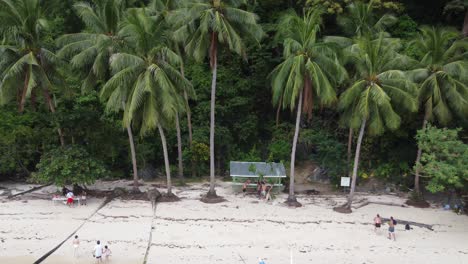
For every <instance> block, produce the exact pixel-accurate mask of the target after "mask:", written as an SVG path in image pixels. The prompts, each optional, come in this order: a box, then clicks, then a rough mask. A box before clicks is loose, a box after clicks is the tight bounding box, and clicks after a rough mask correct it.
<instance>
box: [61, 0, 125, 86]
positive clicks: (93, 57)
mask: <svg viewBox="0 0 468 264" xmlns="http://www.w3.org/2000/svg"><path fill="white" fill-rule="evenodd" d="M125 3H126V1H125V0H92V3H89V2H78V3H76V4H74V5H73V8H74V9H75V12H76V13H77V15H78V16H79V17H80V19H81V21H82V22H83V23H84V24H85V25H86V28H85V30H83V32H80V33H72V34H65V35H63V36H61V37H60V38H59V39H58V40H57V44H58V46H59V47H61V48H60V50H59V52H58V55H59V56H60V57H62V58H65V59H70V62H71V65H72V66H73V67H74V68H75V69H77V70H79V71H80V72H82V73H84V74H85V76H86V77H85V79H84V81H83V83H82V90H83V91H89V90H93V89H95V88H96V85H97V82H98V81H106V80H107V79H108V78H109V58H110V56H111V55H112V54H114V53H115V52H118V50H119V48H120V46H121V45H122V44H123V43H122V40H121V39H120V38H119V36H118V31H119V24H120V23H121V22H122V20H123V18H124V14H125V5H126V4H125Z"/></svg>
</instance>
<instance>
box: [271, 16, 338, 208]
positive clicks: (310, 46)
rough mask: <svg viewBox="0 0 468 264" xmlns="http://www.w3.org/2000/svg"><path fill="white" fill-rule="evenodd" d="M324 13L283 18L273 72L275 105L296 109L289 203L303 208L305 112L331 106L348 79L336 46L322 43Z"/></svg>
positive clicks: (279, 25) (310, 112)
mask: <svg viewBox="0 0 468 264" xmlns="http://www.w3.org/2000/svg"><path fill="white" fill-rule="evenodd" d="M320 24H321V11H317V10H316V11H313V12H307V13H306V14H304V16H303V17H300V16H298V15H297V14H296V13H295V12H289V13H288V14H286V15H284V16H283V17H282V18H281V19H280V22H279V24H278V36H279V37H281V38H283V39H284V42H283V46H284V47H283V57H284V58H283V62H282V63H281V64H279V65H278V66H277V67H276V68H275V69H274V70H273V71H272V73H271V76H272V82H271V85H272V89H273V103H274V104H275V105H276V104H278V103H279V102H282V107H283V108H290V109H291V110H293V109H294V108H296V107H297V116H296V128H295V131H294V139H293V145H292V151H291V171H290V186H289V196H288V199H287V203H288V204H290V205H293V206H297V205H300V204H299V203H298V202H297V199H296V196H295V194H294V166H295V157H296V144H297V138H298V135H299V128H300V121H301V114H302V111H304V112H306V113H307V114H308V115H309V117H310V116H311V114H312V110H313V107H314V105H319V104H320V105H329V104H331V103H333V102H335V100H336V93H335V89H334V85H335V84H338V83H341V82H342V81H344V80H345V79H346V78H347V74H346V70H345V69H344V68H343V67H342V66H341V64H340V63H339V61H338V58H337V55H336V52H335V49H334V48H333V47H334V46H333V45H330V44H329V43H324V42H320V41H319V37H318V33H319V29H320Z"/></svg>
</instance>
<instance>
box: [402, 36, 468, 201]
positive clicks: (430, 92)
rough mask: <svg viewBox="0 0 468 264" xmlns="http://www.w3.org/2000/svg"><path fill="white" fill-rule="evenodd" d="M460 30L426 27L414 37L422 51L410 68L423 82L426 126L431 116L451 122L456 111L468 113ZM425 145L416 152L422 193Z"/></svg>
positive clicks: (466, 53) (467, 66)
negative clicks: (418, 59)
mask: <svg viewBox="0 0 468 264" xmlns="http://www.w3.org/2000/svg"><path fill="white" fill-rule="evenodd" d="M457 37H458V34H457V32H456V31H452V30H449V29H443V28H433V27H422V28H421V31H420V34H419V36H418V38H417V39H416V40H414V41H413V43H412V44H413V47H415V48H416V50H418V51H419V52H421V54H422V56H421V60H420V68H418V69H415V70H413V71H410V72H409V75H410V76H411V78H412V79H413V80H414V81H415V82H417V83H419V84H420V88H419V101H420V103H421V104H422V106H423V108H424V118H423V125H422V129H425V128H426V125H427V123H428V121H429V120H431V119H432V120H434V121H435V120H437V121H438V122H439V123H440V124H442V125H446V124H448V123H449V122H450V121H451V120H452V117H453V116H454V115H456V116H458V117H460V118H466V117H467V116H468V86H467V83H468V63H467V59H468V43H467V42H466V40H456V39H457ZM421 155H422V149H421V148H420V147H418V153H417V155H416V163H415V164H416V165H415V176H414V190H415V193H416V194H418V195H419V194H420V188H419V176H420V172H421V166H420V161H421Z"/></svg>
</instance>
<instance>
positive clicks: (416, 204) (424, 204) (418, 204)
mask: <svg viewBox="0 0 468 264" xmlns="http://www.w3.org/2000/svg"><path fill="white" fill-rule="evenodd" d="M406 204H407V205H410V206H413V207H417V208H428V207H429V206H431V205H430V204H429V203H428V202H427V201H425V200H413V199H409V200H407V201H406Z"/></svg>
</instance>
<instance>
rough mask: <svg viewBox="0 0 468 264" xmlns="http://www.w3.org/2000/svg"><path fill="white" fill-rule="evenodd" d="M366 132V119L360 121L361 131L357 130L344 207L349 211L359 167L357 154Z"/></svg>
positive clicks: (359, 151)
mask: <svg viewBox="0 0 468 264" xmlns="http://www.w3.org/2000/svg"><path fill="white" fill-rule="evenodd" d="M365 130H366V119H364V120H362V123H361V129H360V130H359V137H358V141H357V145H356V155H355V156H354V168H353V177H352V178H351V189H350V191H349V196H348V204H347V205H346V207H347V208H348V209H351V204H352V203H353V196H354V190H355V189H356V179H357V172H358V166H359V154H360V153H361V143H362V138H363V137H364V131H365Z"/></svg>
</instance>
